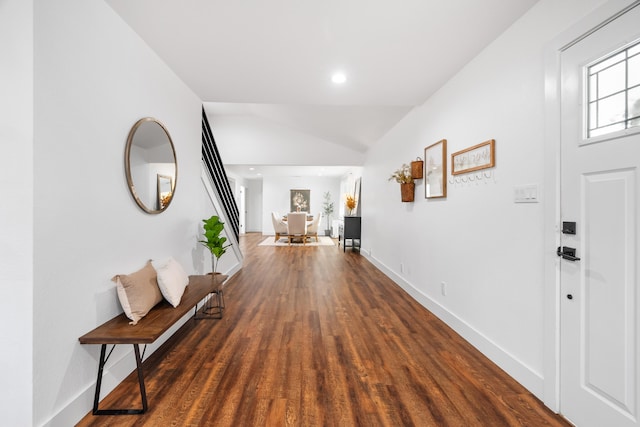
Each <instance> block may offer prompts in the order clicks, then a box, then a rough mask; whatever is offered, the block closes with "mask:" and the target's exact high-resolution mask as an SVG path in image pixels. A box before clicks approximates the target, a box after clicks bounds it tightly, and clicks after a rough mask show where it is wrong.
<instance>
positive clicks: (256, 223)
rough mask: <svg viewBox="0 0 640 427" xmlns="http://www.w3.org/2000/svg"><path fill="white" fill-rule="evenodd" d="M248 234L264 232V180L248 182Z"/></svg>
mask: <svg viewBox="0 0 640 427" xmlns="http://www.w3.org/2000/svg"><path fill="white" fill-rule="evenodd" d="M246 208H247V232H248V233H251V232H254V233H256V232H257V233H261V232H262V180H261V179H250V180H247V206H246Z"/></svg>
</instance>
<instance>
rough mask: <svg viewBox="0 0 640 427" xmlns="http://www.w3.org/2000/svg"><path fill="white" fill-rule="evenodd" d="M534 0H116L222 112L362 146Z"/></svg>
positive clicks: (212, 109)
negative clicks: (338, 79) (336, 77)
mask: <svg viewBox="0 0 640 427" xmlns="http://www.w3.org/2000/svg"><path fill="white" fill-rule="evenodd" d="M536 1H537V0H482V1H478V0H402V1H390V0H324V1H309V0H269V1H264V0H236V1H228V0H225V1H222V0H182V1H179V2H178V1H174V0H135V1H132V0H106V2H107V3H108V4H109V5H110V6H111V7H112V8H113V9H114V10H115V11H116V13H118V14H119V15H120V16H121V17H122V18H123V19H124V21H125V22H127V23H128V24H129V25H130V26H131V27H132V28H133V29H134V30H135V31H136V32H137V33H138V34H139V35H140V36H141V37H142V38H143V39H144V40H145V41H146V43H147V44H148V45H149V46H150V47H151V48H152V49H153V50H154V51H155V52H156V53H157V54H158V55H159V56H160V57H161V58H162V59H163V60H164V61H165V62H166V63H167V64H168V65H169V66H170V67H171V68H172V69H173V70H174V71H175V73H176V74H177V75H178V76H179V77H180V78H181V79H182V80H183V81H184V82H185V83H186V84H187V85H188V86H189V87H190V88H191V89H192V90H193V91H194V92H195V93H196V94H197V95H198V96H199V97H200V98H201V99H202V100H203V102H204V103H205V109H206V111H207V112H208V114H209V115H210V117H213V118H214V121H215V117H216V116H218V115H231V114H232V115H244V116H255V117H260V118H261V119H267V120H270V121H273V122H274V123H277V124H278V125H282V126H288V127H291V128H293V129H296V130H297V131H300V132H304V133H307V134H310V135H313V136H316V137H318V138H321V139H324V140H327V141H331V142H333V143H335V144H340V145H343V146H345V147H348V148H350V149H352V150H357V151H359V152H366V150H367V149H368V148H369V147H370V146H371V144H373V143H374V142H375V141H377V140H378V139H379V138H380V137H381V136H383V135H384V134H385V133H386V132H387V131H388V130H389V129H391V128H392V127H393V126H394V125H395V124H396V123H397V122H398V121H399V120H400V119H402V117H404V115H406V113H407V112H408V111H409V110H410V109H411V108H412V107H414V106H416V105H420V104H422V103H423V102H424V101H425V100H426V99H427V98H428V97H429V96H430V95H432V94H433V93H434V92H435V91H436V90H437V89H438V88H439V87H441V86H442V85H443V84H444V83H445V82H446V81H447V80H448V79H449V78H451V77H452V76H453V75H454V74H455V73H456V72H457V71H459V70H460V69H461V68H462V67H463V66H464V65H465V64H466V63H467V62H469V61H470V60H471V59H472V58H473V57H474V56H475V55H477V54H478V53H479V52H480V51H481V50H482V49H483V48H484V47H486V46H487V45H488V44H489V43H490V42H491V41H492V40H494V39H495V38H496V37H497V36H498V35H499V34H501V33H502V32H503V31H504V30H505V29H506V28H507V27H509V26H510V25H511V24H512V23H513V22H514V21H515V20H516V19H518V18H519V17H520V16H521V15H522V14H524V13H525V12H526V11H527V10H528V9H529V8H531V7H532V6H533V5H534V4H535V3H536ZM337 71H341V72H343V73H344V74H345V76H346V78H347V80H346V82H345V83H343V84H334V83H332V81H331V76H332V74H333V73H335V72H337Z"/></svg>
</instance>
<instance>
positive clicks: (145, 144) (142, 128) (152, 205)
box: [124, 117, 178, 214]
mask: <svg viewBox="0 0 640 427" xmlns="http://www.w3.org/2000/svg"><path fill="white" fill-rule="evenodd" d="M156 126H157V127H156ZM136 135H137V137H136ZM165 137H166V138H165ZM136 142H137V143H136ZM165 146H167V147H166V149H165ZM133 147H137V148H139V150H136V151H142V150H153V153H154V155H155V156H156V157H157V158H158V159H159V160H165V161H158V162H150V161H149V158H146V159H144V158H142V157H138V158H136V159H135V163H136V165H138V166H140V167H145V166H148V165H156V164H157V165H163V164H164V165H168V164H172V166H168V167H166V168H156V170H150V171H148V172H146V175H149V176H146V175H145V176H140V175H141V174H138V176H136V178H135V179H134V173H133V172H132V164H131V163H132V153H131V151H132V148H133ZM169 148H170V151H169ZM135 156H136V155H135V154H134V157H135ZM158 156H159V157H158ZM169 157H172V161H169V160H170V159H169ZM138 166H136V167H138ZM124 168H125V173H126V175H127V184H128V185H129V191H130V192H131V195H132V196H133V199H134V200H135V202H136V204H137V205H138V206H139V207H140V209H142V210H143V211H145V212H147V213H149V214H159V213H161V212H164V211H165V210H166V209H167V208H168V207H169V205H170V204H171V201H172V200H173V195H174V194H175V187H176V182H177V180H178V159H177V157H176V150H175V147H174V145H173V141H172V139H171V135H169V131H168V130H167V128H166V127H165V126H164V125H163V124H162V123H160V121H158V120H156V119H154V118H153V117H144V118H142V119H140V120H138V121H137V122H136V123H135V124H134V125H133V127H132V128H131V130H130V131H129V136H128V137H127V145H126V148H125V154H124ZM171 168H173V170H171ZM167 170H169V172H167ZM158 176H163V177H168V178H170V181H171V193H170V194H169V196H168V197H167V196H166V195H164V197H160V196H159V193H158V191H160V188H159V187H158V186H157V185H151V182H156V180H157V179H158V178H157V177H158ZM141 178H142V180H141ZM147 178H148V180H147ZM134 181H137V184H138V187H142V188H146V193H148V195H147V196H142V195H141V194H139V192H138V190H137V189H136V182H134ZM142 181H145V182H142ZM152 191H154V192H155V194H153V195H151V194H150V193H151V192H152Z"/></svg>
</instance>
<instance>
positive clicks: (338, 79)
mask: <svg viewBox="0 0 640 427" xmlns="http://www.w3.org/2000/svg"><path fill="white" fill-rule="evenodd" d="M331 81H332V82H334V83H335V84H342V83H344V82H346V81H347V76H345V75H344V73H341V72H337V73H334V74H333V75H332V76H331Z"/></svg>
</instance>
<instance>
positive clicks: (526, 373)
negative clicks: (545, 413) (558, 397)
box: [362, 251, 544, 400]
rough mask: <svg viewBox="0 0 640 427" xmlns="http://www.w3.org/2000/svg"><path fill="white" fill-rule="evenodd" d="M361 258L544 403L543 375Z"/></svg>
mask: <svg viewBox="0 0 640 427" xmlns="http://www.w3.org/2000/svg"><path fill="white" fill-rule="evenodd" d="M362 255H364V256H365V258H367V259H368V260H369V261H370V262H371V263H372V264H373V265H375V266H376V267H377V268H378V269H379V270H380V271H382V272H383V273H384V274H385V275H386V276H387V277H389V278H390V279H391V280H393V281H394V282H395V283H397V284H398V285H399V286H400V287H401V288H402V289H404V290H405V291H406V292H407V293H408V294H409V295H411V297H412V298H413V299H415V300H416V301H418V303H420V304H421V305H422V306H423V307H425V308H426V309H427V310H429V311H430V312H432V313H433V314H434V315H435V316H437V317H438V318H439V319H440V320H442V321H443V322H444V323H446V324H447V325H448V326H449V327H451V328H452V329H453V330H454V331H456V332H457V333H458V334H459V335H460V336H462V338H464V339H465V340H466V341H468V342H469V343H470V344H471V345H473V346H474V347H475V348H477V349H478V350H479V351H480V352H481V353H482V354H484V355H485V356H486V357H487V358H489V359H490V360H491V361H492V362H494V363H495V364H496V365H498V366H499V367H500V368H501V369H502V370H504V371H505V372H506V373H507V374H509V375H510V376H511V377H512V378H513V379H515V380H516V381H517V382H519V383H520V384H521V385H522V386H523V387H525V388H526V389H527V390H529V391H530V392H531V393H533V394H534V395H535V396H536V397H537V398H538V399H540V400H542V398H543V394H544V393H543V392H544V380H543V377H542V375H540V374H539V373H537V372H535V371H534V370H533V369H531V368H530V367H529V366H527V365H526V364H525V363H523V362H522V361H520V360H518V359H517V358H516V357H515V356H513V355H512V354H510V353H509V352H508V351H506V350H505V349H503V348H502V347H500V346H499V345H497V344H496V343H494V342H493V341H491V340H490V339H489V338H488V337H486V336H485V335H483V334H482V333H481V332H480V331H478V330H476V329H475V328H474V327H473V326H472V325H470V324H469V323H467V322H465V321H464V320H462V319H460V318H459V317H458V316H456V314H455V313H452V312H451V311H449V310H447V309H446V308H445V307H443V306H442V305H441V304H439V303H438V302H437V301H435V300H433V299H432V298H430V297H429V296H428V295H426V294H424V293H423V292H422V291H420V290H418V289H417V288H416V287H415V286H413V285H412V284H411V283H409V282H407V281H406V280H405V279H404V278H402V277H400V276H399V275H398V274H396V273H395V272H394V271H393V270H391V269H390V268H388V267H387V266H386V265H384V264H383V263H381V262H380V261H379V260H378V259H376V258H374V257H371V256H370V253H369V252H368V251H362Z"/></svg>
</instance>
